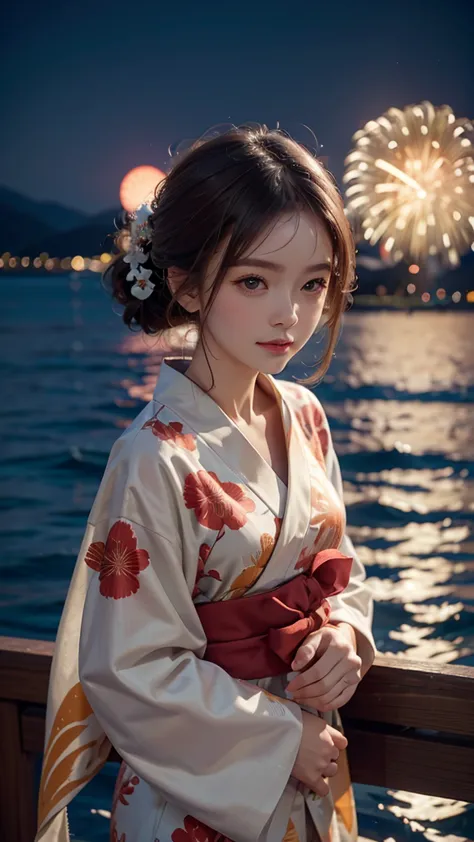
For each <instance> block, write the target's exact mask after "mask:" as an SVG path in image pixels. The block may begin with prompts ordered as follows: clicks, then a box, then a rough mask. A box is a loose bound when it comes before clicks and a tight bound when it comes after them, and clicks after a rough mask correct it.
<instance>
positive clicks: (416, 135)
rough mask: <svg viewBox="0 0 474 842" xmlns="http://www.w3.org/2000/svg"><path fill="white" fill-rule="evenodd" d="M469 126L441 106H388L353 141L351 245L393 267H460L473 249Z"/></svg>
mask: <svg viewBox="0 0 474 842" xmlns="http://www.w3.org/2000/svg"><path fill="white" fill-rule="evenodd" d="M473 135H474V129H473V124H472V122H470V121H469V120H465V119H456V118H455V116H454V114H453V112H452V110H451V108H449V106H447V105H442V106H440V107H435V106H433V105H432V104H431V103H430V102H422V103H421V104H420V105H410V106H407V107H406V108H404V109H403V111H401V110H400V109H398V108H389V110H388V111H386V112H385V114H383V115H382V116H381V117H379V118H378V119H377V120H370V121H369V122H368V123H367V124H366V125H365V126H364V128H363V129H361V130H360V131H358V132H356V133H355V135H354V136H353V141H354V146H353V148H352V150H351V152H350V154H349V155H348V156H347V158H346V160H345V166H346V170H345V175H344V179H343V181H344V183H345V184H346V185H347V186H346V188H345V193H346V197H347V201H346V212H347V215H348V217H349V219H350V220H351V222H352V224H353V227H354V230H355V233H356V236H358V239H365V240H367V242H369V243H370V244H371V245H375V244H376V243H378V242H379V241H380V242H381V246H382V254H383V255H385V257H386V258H387V259H388V260H390V261H391V262H393V263H398V262H399V261H400V260H403V259H405V260H414V261H416V262H417V263H420V262H422V261H423V260H424V259H426V258H427V257H428V256H433V257H434V258H436V259H437V260H438V261H439V262H440V263H442V264H443V265H447V266H450V267H454V266H457V265H458V264H459V258H460V256H461V255H463V254H464V253H465V252H466V251H468V250H469V248H471V249H472V250H473V251H474V149H473Z"/></svg>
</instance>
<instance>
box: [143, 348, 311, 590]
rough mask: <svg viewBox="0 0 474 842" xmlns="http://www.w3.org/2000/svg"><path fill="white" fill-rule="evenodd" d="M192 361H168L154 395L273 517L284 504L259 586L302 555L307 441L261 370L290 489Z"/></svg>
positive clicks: (308, 484) (307, 487) (307, 491)
mask: <svg viewBox="0 0 474 842" xmlns="http://www.w3.org/2000/svg"><path fill="white" fill-rule="evenodd" d="M189 363H190V360H188V359H181V358H180V359H177V358H175V359H172V358H167V359H166V360H164V362H163V364H162V366H161V369H160V375H159V378H158V383H157V386H156V389H155V393H154V399H155V401H156V402H157V403H158V404H164V405H165V406H167V407H168V408H169V409H171V410H173V411H174V412H176V414H177V416H178V417H179V418H180V419H181V421H184V423H185V424H186V425H187V426H188V427H190V429H192V430H193V431H194V432H195V434H196V436H197V437H198V439H199V442H200V446H201V447H202V446H207V447H208V448H209V449H210V450H212V451H213V452H214V453H215V454H216V455H217V456H218V457H219V459H220V460H221V461H222V462H223V463H225V464H226V465H227V467H228V468H230V470H231V471H232V472H233V473H234V474H235V475H237V476H239V477H240V479H241V482H242V483H243V484H244V485H247V486H248V487H249V488H251V489H252V491H253V492H254V494H255V495H256V496H257V497H259V498H260V499H261V500H262V502H263V503H264V505H265V506H266V507H268V508H269V509H270V510H271V511H272V512H273V513H274V515H275V516H277V517H280V514H281V513H280V510H281V502H282V500H285V509H284V516H283V521H282V524H281V532H280V536H279V540H278V542H277V546H276V547H275V550H274V553H273V556H272V559H273V560H275V561H277V559H278V557H279V556H280V554H282V558H281V559H280V563H277V564H276V565H273V564H271V565H268V572H267V570H265V572H264V574H263V575H262V576H261V577H260V579H259V585H261V586H266V587H267V586H271V570H274V571H276V573H277V578H278V576H281V574H282V570H281V566H282V565H285V567H288V568H290V567H291V565H294V560H295V558H298V556H299V553H300V551H301V548H302V546H303V542H304V539H305V536H306V534H307V530H308V527H309V521H310V515H311V480H310V476H309V468H308V458H307V449H306V444H305V442H304V440H303V434H302V432H301V430H300V426H299V424H298V422H297V420H296V418H295V417H294V415H293V410H292V407H291V405H290V403H289V402H288V400H287V399H286V395H285V394H284V393H283V390H281V391H280V389H279V388H278V385H277V381H275V380H274V378H273V377H271V376H270V375H267V374H259V376H258V381H257V382H258V384H259V385H260V386H261V388H262V389H264V390H265V391H266V392H267V393H271V391H273V393H274V395H275V398H276V400H277V403H278V406H279V409H280V413H281V418H282V423H283V429H284V433H285V441H286V448H287V456H288V489H286V487H285V485H284V483H283V482H282V481H281V479H280V478H279V477H278V476H277V475H276V473H275V471H274V470H273V468H272V467H271V465H269V463H268V462H267V461H266V460H265V459H264V458H263V456H261V454H260V453H258V451H257V450H256V449H255V447H254V446H253V445H252V443H251V442H250V441H249V440H248V439H247V438H246V436H245V435H244V433H243V431H242V430H241V429H240V427H239V426H238V425H237V424H236V423H235V422H234V421H233V420H232V419H231V418H229V417H228V416H227V415H226V413H225V412H224V411H223V410H222V409H221V408H220V406H219V405H218V404H217V403H216V402H215V401H214V400H213V398H211V397H210V396H209V395H208V394H206V392H204V391H203V389H201V388H200V387H199V386H197V385H196V384H195V383H193V381H192V380H190V379H189V378H188V377H186V376H185V374H184V372H185V371H186V369H187V367H188V365H189Z"/></svg>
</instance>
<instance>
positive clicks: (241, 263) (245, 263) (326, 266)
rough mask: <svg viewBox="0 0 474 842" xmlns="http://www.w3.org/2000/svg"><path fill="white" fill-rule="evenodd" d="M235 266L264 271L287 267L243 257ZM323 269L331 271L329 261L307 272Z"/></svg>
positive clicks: (309, 268) (309, 267) (307, 268)
mask: <svg viewBox="0 0 474 842" xmlns="http://www.w3.org/2000/svg"><path fill="white" fill-rule="evenodd" d="M233 265H234V266H260V267H261V268H262V269H275V270H282V269H284V268H285V267H284V266H282V265H281V263H274V262H273V260H264V259H263V258H260V257H242V258H241V259H240V260H236V261H235V263H234V264H233ZM322 269H328V270H330V269H331V265H330V263H329V261H328V262H327V263H312V264H311V265H310V266H307V267H306V269H305V272H320V271H321V270H322Z"/></svg>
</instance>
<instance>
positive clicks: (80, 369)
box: [0, 275, 474, 842]
mask: <svg viewBox="0 0 474 842" xmlns="http://www.w3.org/2000/svg"><path fill="white" fill-rule="evenodd" d="M0 283H1V284H2V285H3V287H4V289H3V295H2V300H3V302H5V301H6V302H7V303H3V306H2V316H1V333H0V353H1V358H2V363H3V369H4V382H3V400H2V406H1V410H0V413H1V440H2V442H3V454H2V455H3V458H2V460H1V463H0V468H1V480H2V486H3V494H2V497H3V502H2V513H1V517H2V521H1V527H0V537H1V545H2V547H3V552H2V554H1V560H0V576H1V580H2V590H1V596H0V634H7V635H16V636H24V637H39V638H48V639H54V636H55V633H56V628H57V623H58V620H59V614H60V611H61V607H62V603H63V600H64V596H65V593H66V589H67V585H68V580H69V577H70V574H71V572H72V569H73V565H74V560H75V556H76V553H77V551H78V548H79V543H80V540H81V537H82V532H83V529H84V526H85V521H86V518H87V515H88V512H89V509H90V506H91V503H92V500H93V497H94V494H95V492H96V490H97V487H98V485H99V482H100V479H101V476H102V472H103V470H104V467H105V462H106V459H107V455H108V452H109V450H110V447H111V445H112V443H113V441H114V439H115V438H116V437H117V436H118V435H119V434H120V431H121V429H123V427H125V426H126V425H127V424H128V423H129V421H130V420H131V419H132V418H133V417H134V416H135V415H136V414H137V412H138V411H139V409H140V408H141V406H142V405H143V401H144V400H147V399H148V397H149V394H150V392H151V391H152V388H153V385H154V382H155V379H156V375H157V372H158V370H159V364H160V361H161V358H162V354H163V350H164V348H163V344H162V343H157V341H156V340H151V339H146V341H144V340H142V339H141V338H140V337H139V336H137V335H131V334H130V333H129V332H128V331H127V330H126V329H125V328H124V326H123V325H122V323H121V321H120V318H119V315H117V314H116V313H114V312H113V309H112V305H111V303H110V301H109V299H108V297H107V295H106V293H105V292H104V291H103V290H102V289H101V288H100V285H99V283H98V281H97V279H96V278H92V277H90V276H85V277H83V278H81V277H79V276H74V277H71V278H65V277H58V276H54V277H44V278H33V277H26V276H23V275H21V276H16V277H15V278H12V277H11V276H4V277H3V278H2V279H1V280H0ZM473 335H474V317H473V315H471V314H469V313H454V312H412V313H405V312H375V311H371V312H353V313H349V314H348V315H347V316H346V321H345V325H344V330H343V333H342V337H341V340H340V343H339V345H338V349H337V354H336V357H335V359H334V361H333V364H332V366H331V369H330V372H329V374H328V375H327V377H326V379H325V381H324V384H323V385H322V386H319V387H318V394H319V395H320V397H321V399H322V400H323V403H324V405H325V407H326V410H327V413H328V415H329V418H330V421H331V427H332V431H333V437H334V441H335V445H336V449H337V451H338V454H339V456H340V459H341V466H342V471H343V474H344V479H345V491H346V504H347V508H348V521H349V524H350V532H351V535H352V537H353V539H354V542H355V544H356V546H357V548H358V551H359V553H360V555H361V558H362V560H363V561H364V563H365V565H366V567H367V573H368V577H369V581H370V585H371V587H372V590H373V593H374V596H375V600H376V608H375V621H374V629H375V637H376V641H377V645H378V647H379V650H380V651H381V652H385V653H390V654H392V655H396V656H397V657H400V658H403V657H409V658H412V659H431V660H434V661H436V662H437V663H456V664H468V665H474V539H473V534H474V530H473V512H474V341H473ZM310 361H311V348H310V347H309V346H308V347H307V349H305V351H304V353H303V355H302V359H301V360H299V361H297V362H294V363H293V364H292V365H291V366H289V367H288V368H287V370H286V372H285V376H291V375H292V374H296V375H297V376H304V370H305V369H304V367H303V366H302V362H303V363H305V362H307V363H309V362H310ZM306 371H307V372H308V373H309V368H307V369H306ZM114 774H115V770H114V768H113V767H112V766H109V767H108V769H107V770H106V771H105V772H103V773H102V774H101V775H100V776H99V778H98V779H97V780H96V781H94V782H93V783H92V784H91V785H90V786H89V787H88V788H87V789H86V791H85V792H84V794H82V795H81V796H79V798H78V799H76V802H77V803H76V804H75V805H74V808H73V810H72V811H71V824H72V828H73V829H74V830H75V831H76V833H77V836H76V837H75V838H76V839H80V840H82V841H83V842H103V840H106V839H107V829H106V828H107V822H106V821H105V818H104V815H103V811H107V809H108V808H109V803H110V794H111V788H112V784H113V775H114ZM356 790H357V792H356V796H357V800H358V806H359V815H360V831H361V834H362V835H364V834H365V835H367V836H370V837H371V838H373V839H378V840H385V839H387V838H390V837H392V838H393V839H395V840H396V842H399V840H414V842H418V840H422V839H427V840H429V842H436V840H445V842H460V841H461V840H463V839H473V838H474V810H473V808H472V807H470V806H469V805H466V804H464V803H463V802H456V801H452V800H448V799H440V798H431V797H428V796H422V795H416V794H411V793H406V792H401V791H398V790H397V791H395V792H393V791H389V792H388V791H386V790H384V789H379V788H376V787H361V786H357V787H356ZM91 811H92V812H91Z"/></svg>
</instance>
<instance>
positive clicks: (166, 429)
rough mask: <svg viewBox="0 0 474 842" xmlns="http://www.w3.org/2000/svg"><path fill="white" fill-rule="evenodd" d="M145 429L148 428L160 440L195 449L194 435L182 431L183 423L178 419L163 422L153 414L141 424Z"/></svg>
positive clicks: (186, 448)
mask: <svg viewBox="0 0 474 842" xmlns="http://www.w3.org/2000/svg"><path fill="white" fill-rule="evenodd" d="M147 429H150V430H151V431H152V433H153V435H154V436H156V437H157V438H159V439H161V440H162V441H169V442H170V443H171V444H175V445H176V446H177V447H183V448H184V449H185V450H196V439H195V437H194V436H193V434H192V433H183V425H182V424H181V422H180V421H170V422H169V424H164V423H163V421H160V420H159V418H158V417H157V416H155V417H154V418H150V420H149V421H146V423H145V424H144V425H143V427H142V430H147Z"/></svg>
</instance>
